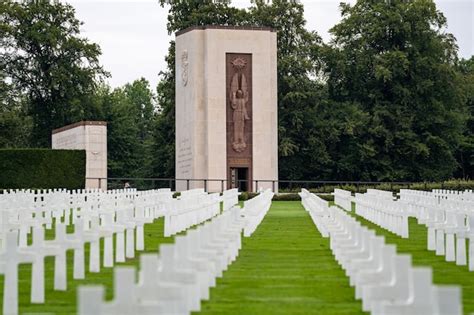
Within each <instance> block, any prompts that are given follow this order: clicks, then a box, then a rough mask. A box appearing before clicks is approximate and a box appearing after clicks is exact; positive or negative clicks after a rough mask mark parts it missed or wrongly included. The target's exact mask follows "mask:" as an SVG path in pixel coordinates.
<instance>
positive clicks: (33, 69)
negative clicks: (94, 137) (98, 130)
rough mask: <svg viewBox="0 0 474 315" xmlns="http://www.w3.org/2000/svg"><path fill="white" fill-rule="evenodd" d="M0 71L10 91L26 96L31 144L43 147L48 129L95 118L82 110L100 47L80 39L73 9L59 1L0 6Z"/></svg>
mask: <svg viewBox="0 0 474 315" xmlns="http://www.w3.org/2000/svg"><path fill="white" fill-rule="evenodd" d="M0 11H1V12H2V15H1V16H2V18H1V20H0V44H1V46H2V50H1V51H0V66H1V71H2V72H3V73H5V77H4V78H3V79H4V80H8V82H11V84H10V87H11V88H12V89H15V90H17V91H20V92H21V93H22V94H24V95H26V96H27V100H28V103H29V104H28V113H29V115H31V117H32V121H33V126H32V127H33V135H32V139H33V145H36V146H49V144H50V141H51V140H50V135H51V130H52V129H54V128H57V127H61V126H63V125H65V124H68V123H72V122H75V121H77V120H80V119H87V118H92V117H94V115H96V114H97V113H96V111H95V109H94V108H91V107H89V106H88V104H89V102H88V101H89V99H88V97H89V96H90V95H92V94H93V91H94V89H95V87H96V82H97V79H98V78H100V77H101V76H102V75H104V74H105V72H104V71H103V69H102V67H101V66H100V65H99V62H98V57H99V55H100V48H99V46H98V45H95V44H91V43H89V42H88V41H87V40H86V39H84V38H81V37H80V26H81V22H79V21H78V20H77V19H76V18H75V16H74V13H75V12H74V8H73V7H72V6H70V5H68V4H65V3H62V2H59V1H33V0H28V1H21V2H20V1H2V2H1V4H0Z"/></svg>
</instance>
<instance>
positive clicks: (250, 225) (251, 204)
mask: <svg viewBox="0 0 474 315" xmlns="http://www.w3.org/2000/svg"><path fill="white" fill-rule="evenodd" d="M272 198H273V192H272V191H271V189H267V190H265V191H261V192H260V193H259V194H258V195H257V196H255V197H254V198H252V199H249V200H246V201H244V207H243V208H242V215H243V217H244V220H245V226H244V236H245V237H249V236H251V235H252V234H253V232H255V230H256V229H257V227H258V226H259V225H260V223H261V222H262V220H263V218H264V217H265V215H266V214H267V212H268V210H270V206H271V203H272Z"/></svg>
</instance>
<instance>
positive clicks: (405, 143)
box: [324, 0, 466, 180]
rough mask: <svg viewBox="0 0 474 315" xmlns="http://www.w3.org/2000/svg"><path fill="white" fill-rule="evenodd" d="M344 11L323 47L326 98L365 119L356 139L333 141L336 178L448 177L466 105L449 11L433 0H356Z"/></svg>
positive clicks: (459, 138) (457, 144) (435, 178)
mask: <svg viewBox="0 0 474 315" xmlns="http://www.w3.org/2000/svg"><path fill="white" fill-rule="evenodd" d="M341 11H342V18H343V19H342V21H341V22H340V23H339V24H338V25H336V26H334V27H333V29H332V30H331V32H332V34H333V35H334V41H333V43H332V45H331V46H330V47H329V48H328V49H327V50H326V54H325V55H324V57H325V62H326V71H325V72H326V75H327V77H328V80H327V83H328V91H329V98H330V99H332V100H334V101H336V102H341V103H350V104H353V105H354V106H355V107H356V108H357V110H358V111H360V112H361V113H362V114H363V115H365V116H366V117H367V119H366V120H365V121H364V126H363V127H362V130H361V133H360V134H359V135H358V136H357V138H356V139H355V140H356V141H355V143H352V144H349V147H348V146H347V143H345V142H341V143H340V144H339V145H337V146H336V148H335V149H336V150H335V154H336V156H334V158H333V160H334V161H337V162H338V164H339V165H340V166H342V170H341V171H342V172H341V173H340V174H335V176H333V179H341V178H353V179H361V180H420V179H423V180H442V179H446V178H449V177H450V176H452V174H453V172H454V171H455V170H456V168H457V166H458V165H457V162H456V159H455V152H456V150H457V148H458V147H459V145H460V143H461V141H462V134H463V131H464V127H465V117H466V108H465V106H464V104H465V103H464V101H463V98H462V93H461V88H460V87H461V86H462V85H461V82H460V80H459V76H458V75H457V73H456V71H455V68H454V64H455V62H456V52H457V47H456V44H455V39H454V37H453V36H452V35H451V34H447V33H445V32H444V31H443V28H444V27H445V26H446V19H445V17H444V16H443V15H442V13H441V12H439V11H437V10H436V6H435V4H434V3H433V1H429V0H426V1H425V0H415V1H402V0H393V1H371V0H359V1H358V2H357V4H355V5H354V6H350V5H347V4H342V5H341Z"/></svg>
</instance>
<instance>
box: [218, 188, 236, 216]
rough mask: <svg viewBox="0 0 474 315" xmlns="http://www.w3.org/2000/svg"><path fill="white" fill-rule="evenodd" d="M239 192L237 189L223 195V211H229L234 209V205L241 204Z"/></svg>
mask: <svg viewBox="0 0 474 315" xmlns="http://www.w3.org/2000/svg"><path fill="white" fill-rule="evenodd" d="M239 195H240V193H239V191H238V190H237V188H232V189H228V190H225V191H224V192H223V193H222V210H223V211H227V210H230V209H232V207H233V206H234V205H236V204H237V203H238V202H239Z"/></svg>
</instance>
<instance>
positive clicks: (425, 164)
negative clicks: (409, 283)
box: [0, 0, 474, 181]
mask: <svg viewBox="0 0 474 315" xmlns="http://www.w3.org/2000/svg"><path fill="white" fill-rule="evenodd" d="M159 4H160V5H161V6H165V4H166V7H167V8H169V14H168V23H167V29H168V32H169V33H173V32H177V31H179V30H182V29H185V28H187V27H190V26H200V25H201V26H202V25H235V26H263V27H271V28H273V29H275V30H276V31H277V40H278V54H277V56H278V60H277V61H278V70H277V76H278V78H277V79H278V124H279V125H278V130H279V135H278V136H279V176H280V178H281V179H305V180H342V181H345V180H374V181H395V180H409V181H438V180H445V179H449V178H452V177H458V178H473V177H474V136H473V129H474V122H473V121H474V120H473V108H474V57H472V58H470V59H469V60H459V59H458V55H457V50H458V49H457V46H456V40H455V38H454V37H453V36H452V35H451V34H449V33H447V32H446V24H447V21H446V18H445V17H444V16H443V14H442V13H441V12H440V11H439V10H437V8H436V5H435V3H434V2H433V1H432V0H410V1H406V0H391V1H374V0H358V1H357V3H356V4H354V5H349V4H344V3H342V4H341V5H340V10H341V17H342V20H341V21H340V22H339V23H338V24H337V25H335V26H334V27H333V28H332V29H331V35H332V41H331V42H329V43H323V42H322V40H321V38H320V37H319V35H318V34H317V33H315V32H313V31H309V30H308V29H307V27H306V21H305V19H304V6H303V4H301V3H299V2H297V1H284V0H274V1H271V2H268V1H265V0H254V1H253V4H252V6H251V7H250V8H248V9H238V8H235V7H233V6H232V5H231V4H230V1H212V0H199V1H198V0H191V1H173V2H169V1H165V0H160V1H159ZM0 11H1V12H2V15H1V20H0V36H1V38H0V40H1V44H2V48H3V49H2V50H0V54H1V55H0V57H1V58H0V66H1V71H0V105H1V108H0V147H31V146H46V147H47V146H49V141H50V132H51V130H52V129H53V128H57V127H60V126H62V125H65V124H68V123H73V122H76V121H79V120H82V119H96V120H106V121H107V122H108V148H109V156H108V159H109V176H111V177H174V174H175V171H174V167H175V160H174V159H175V77H176V74H175V44H174V42H173V41H172V42H170V43H169V49H168V55H167V56H166V63H167V68H166V69H165V70H164V71H163V72H161V73H160V82H159V83H158V85H157V87H156V89H155V87H150V85H149V83H148V81H146V80H145V79H143V78H142V79H137V80H135V81H134V82H131V83H128V84H126V85H124V86H122V87H118V88H115V89H112V88H110V87H109V86H107V85H106V84H105V83H103V82H102V79H103V78H104V77H105V76H106V75H107V73H106V72H105V71H104V69H103V68H102V67H101V65H100V64H99V61H98V57H99V56H100V48H99V46H98V45H96V44H93V43H90V42H89V41H88V40H87V39H85V38H83V37H81V35H80V25H81V22H79V21H78V20H77V19H76V18H75V16H74V14H75V12H74V9H73V7H72V6H70V5H68V4H65V3H63V2H57V1H53V2H48V1H23V2H15V1H7V2H0Z"/></svg>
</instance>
